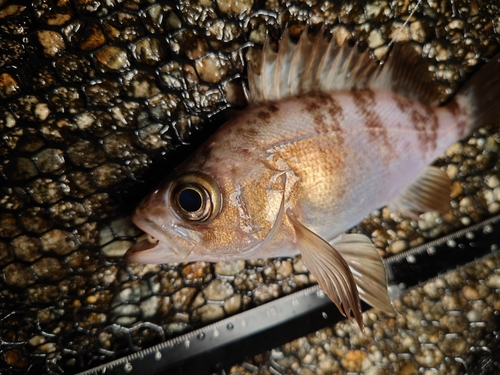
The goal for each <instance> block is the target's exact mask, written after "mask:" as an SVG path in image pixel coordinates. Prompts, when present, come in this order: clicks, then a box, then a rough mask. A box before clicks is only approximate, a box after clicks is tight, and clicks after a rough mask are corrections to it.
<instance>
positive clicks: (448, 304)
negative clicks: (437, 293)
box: [441, 294, 467, 311]
mask: <svg viewBox="0 0 500 375" xmlns="http://www.w3.org/2000/svg"><path fill="white" fill-rule="evenodd" d="M441 303H442V304H443V307H444V309H445V310H447V311H454V310H462V309H463V308H465V306H466V305H467V300H466V299H465V298H464V297H462V296H460V295H456V294H447V295H444V296H443V297H442V298H441Z"/></svg>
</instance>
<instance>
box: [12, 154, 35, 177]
mask: <svg viewBox="0 0 500 375" xmlns="http://www.w3.org/2000/svg"><path fill="white" fill-rule="evenodd" d="M5 174H6V175H7V177H8V178H10V179H12V180H14V181H23V180H28V179H30V178H32V177H35V176H36V175H37V174H38V170H37V168H36V166H35V163H33V161H31V160H30V159H27V158H21V157H19V158H15V159H14V160H13V161H12V163H11V164H10V165H7V168H6V170H5Z"/></svg>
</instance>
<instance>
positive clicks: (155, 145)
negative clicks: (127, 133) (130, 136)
mask: <svg viewBox="0 0 500 375" xmlns="http://www.w3.org/2000/svg"><path fill="white" fill-rule="evenodd" d="M164 128H165V126H164V125H163V124H150V125H148V126H145V127H143V128H141V129H140V130H139V132H138V135H139V139H138V140H139V142H140V143H141V144H142V145H143V146H144V147H146V148H147V149H148V150H158V149H160V148H164V147H166V146H167V145H168V144H169V143H170V142H169V141H168V140H165V139H163V134H162V130H163V129H164Z"/></svg>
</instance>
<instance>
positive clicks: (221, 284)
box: [203, 279, 234, 301]
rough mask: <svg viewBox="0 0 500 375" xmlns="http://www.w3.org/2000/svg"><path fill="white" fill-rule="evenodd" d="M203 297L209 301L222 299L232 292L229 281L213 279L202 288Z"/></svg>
mask: <svg viewBox="0 0 500 375" xmlns="http://www.w3.org/2000/svg"><path fill="white" fill-rule="evenodd" d="M203 294H204V295H205V298H206V299H208V300H211V301H224V300H225V299H227V298H229V297H230V296H232V295H233V294H234V289H233V287H232V286H231V284H230V283H228V282H227V281H223V280H218V279H217V280H213V281H211V282H210V284H208V285H207V286H206V287H205V288H204V289H203Z"/></svg>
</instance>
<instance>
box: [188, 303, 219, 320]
mask: <svg viewBox="0 0 500 375" xmlns="http://www.w3.org/2000/svg"><path fill="white" fill-rule="evenodd" d="M195 312H196V314H197V315H198V316H199V317H200V319H201V321H202V322H203V323H209V322H213V321H216V320H220V319H222V318H224V309H223V308H222V306H218V305H204V306H202V307H200V308H198V309H196V311H195Z"/></svg>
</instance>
